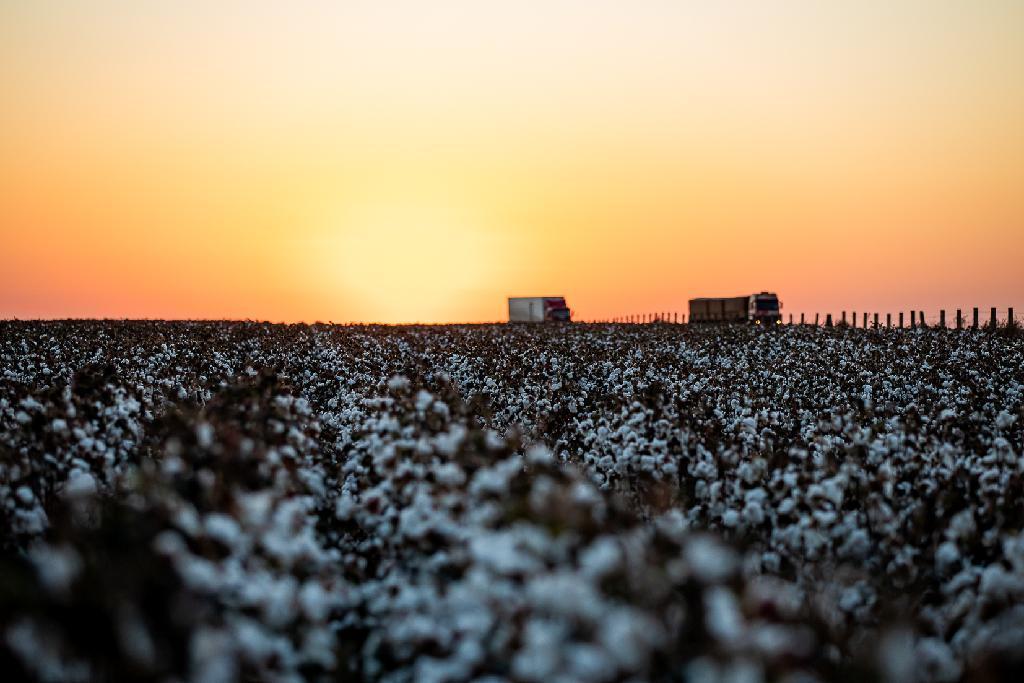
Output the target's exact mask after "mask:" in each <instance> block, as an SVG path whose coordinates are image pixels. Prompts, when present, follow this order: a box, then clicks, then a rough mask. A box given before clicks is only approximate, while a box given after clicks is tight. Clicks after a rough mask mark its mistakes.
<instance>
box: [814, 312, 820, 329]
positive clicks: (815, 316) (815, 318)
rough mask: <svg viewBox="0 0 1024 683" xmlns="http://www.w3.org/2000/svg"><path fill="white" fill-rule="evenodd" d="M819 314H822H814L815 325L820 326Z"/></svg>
mask: <svg viewBox="0 0 1024 683" xmlns="http://www.w3.org/2000/svg"><path fill="white" fill-rule="evenodd" d="M819 315H820V313H815V314H814V326H815V327H817V326H818V320H819V317H818V316H819Z"/></svg>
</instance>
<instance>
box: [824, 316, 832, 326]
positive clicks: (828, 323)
mask: <svg viewBox="0 0 1024 683" xmlns="http://www.w3.org/2000/svg"><path fill="white" fill-rule="evenodd" d="M825 327H832V314H831V313H826V314H825Z"/></svg>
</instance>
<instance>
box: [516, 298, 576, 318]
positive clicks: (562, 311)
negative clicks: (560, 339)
mask: <svg viewBox="0 0 1024 683" xmlns="http://www.w3.org/2000/svg"><path fill="white" fill-rule="evenodd" d="M571 319H572V313H571V312H570V311H569V307H568V306H567V305H566V303H565V297H564V296H510V297H509V298H508V321H509V322H510V323H543V322H569V321H570V320H571Z"/></svg>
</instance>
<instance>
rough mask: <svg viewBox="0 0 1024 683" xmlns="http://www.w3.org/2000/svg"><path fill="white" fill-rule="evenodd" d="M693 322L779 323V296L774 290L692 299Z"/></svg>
mask: <svg viewBox="0 0 1024 683" xmlns="http://www.w3.org/2000/svg"><path fill="white" fill-rule="evenodd" d="M690 322H691V323H710V322H725V323H743V322H750V323H754V324H755V325H778V324H779V323H781V322H782V313H781V305H780V304H779V297H777V296H776V295H775V294H773V293H772V292H761V293H759V294H751V295H750V296H730V297H724V298H702V299H690Z"/></svg>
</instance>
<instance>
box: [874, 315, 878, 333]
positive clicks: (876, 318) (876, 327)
mask: <svg viewBox="0 0 1024 683" xmlns="http://www.w3.org/2000/svg"><path fill="white" fill-rule="evenodd" d="M875 329H876V330H877V329H878V314H877V313H875Z"/></svg>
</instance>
